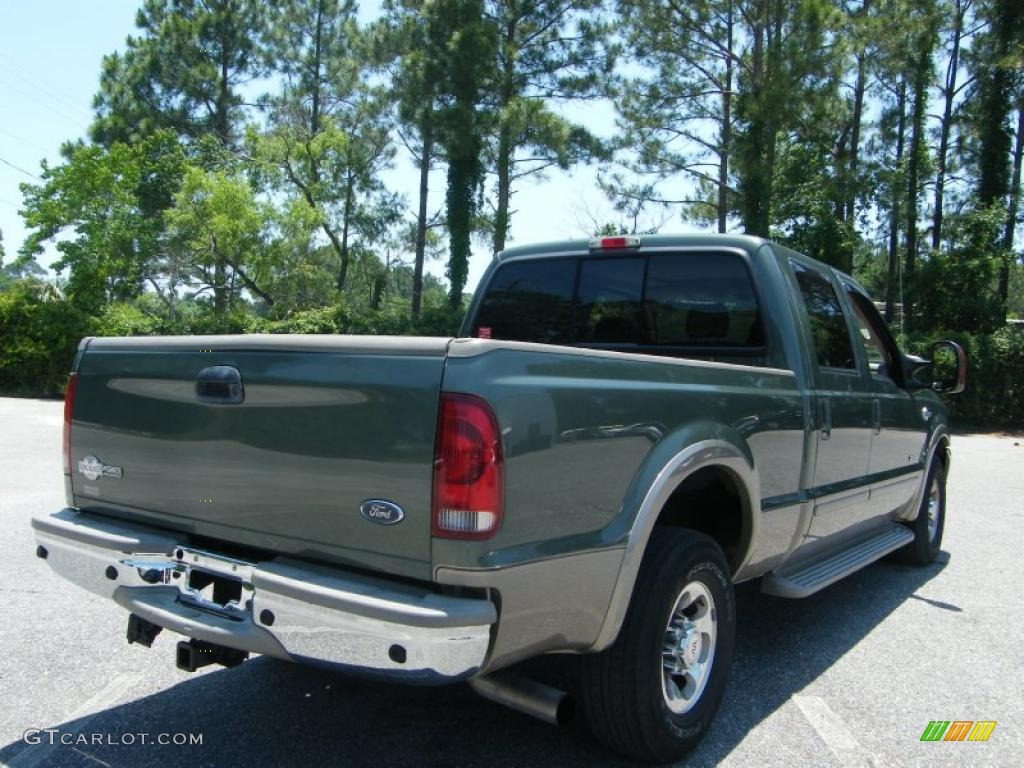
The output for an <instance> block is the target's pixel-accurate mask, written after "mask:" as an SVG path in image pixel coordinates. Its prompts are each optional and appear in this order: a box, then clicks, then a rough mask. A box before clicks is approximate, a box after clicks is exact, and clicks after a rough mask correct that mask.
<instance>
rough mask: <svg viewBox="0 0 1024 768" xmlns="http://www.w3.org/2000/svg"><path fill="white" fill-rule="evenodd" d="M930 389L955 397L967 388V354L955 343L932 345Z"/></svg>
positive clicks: (941, 342)
mask: <svg viewBox="0 0 1024 768" xmlns="http://www.w3.org/2000/svg"><path fill="white" fill-rule="evenodd" d="M931 386H932V389H934V390H935V391H936V392H942V393H944V394H947V395H956V394H959V393H960V392H963V391H964V387H966V386H967V353H966V352H964V348H963V347H961V346H960V345H959V344H957V343H956V342H955V341H937V342H935V343H934V344H933V345H932V385H931Z"/></svg>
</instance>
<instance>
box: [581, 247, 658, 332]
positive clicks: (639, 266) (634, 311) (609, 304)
mask: <svg viewBox="0 0 1024 768" xmlns="http://www.w3.org/2000/svg"><path fill="white" fill-rule="evenodd" d="M643 284H644V259H642V258H629V259H585V260H584V261H583V263H582V264H581V265H580V292H579V310H578V314H577V315H576V341H580V342H588V341H589V342H596V343H599V344H636V343H638V342H642V341H643V338H644V336H643V333H642V328H643V320H642V317H641V314H640V299H641V295H642V293H643Z"/></svg>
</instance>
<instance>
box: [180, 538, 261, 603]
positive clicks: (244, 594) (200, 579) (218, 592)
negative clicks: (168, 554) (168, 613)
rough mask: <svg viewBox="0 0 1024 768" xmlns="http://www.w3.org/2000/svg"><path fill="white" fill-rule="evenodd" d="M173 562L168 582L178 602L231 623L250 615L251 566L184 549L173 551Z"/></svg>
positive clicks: (251, 592) (220, 556) (211, 554)
mask: <svg viewBox="0 0 1024 768" xmlns="http://www.w3.org/2000/svg"><path fill="white" fill-rule="evenodd" d="M174 558H175V560H176V561H177V567H176V568H175V569H174V572H173V573H172V574H171V581H172V583H173V582H176V583H177V586H178V589H179V591H180V592H181V594H180V595H179V596H178V601H179V602H181V603H185V604H187V605H192V606H195V607H196V608H200V609H202V610H206V611H212V612H213V613H217V614H220V615H222V616H228V617H229V618H232V619H244V618H247V617H248V616H250V615H251V612H252V594H253V589H252V571H253V567H254V565H253V563H247V562H245V561H242V560H235V559H232V558H229V557H225V556H223V555H217V554H213V553H211V552H204V551H201V550H196V549H187V548H185V547H178V548H176V549H175V550H174Z"/></svg>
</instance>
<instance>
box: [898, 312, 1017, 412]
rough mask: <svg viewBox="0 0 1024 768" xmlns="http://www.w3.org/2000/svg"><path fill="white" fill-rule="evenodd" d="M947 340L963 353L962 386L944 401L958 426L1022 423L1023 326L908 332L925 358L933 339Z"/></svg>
mask: <svg viewBox="0 0 1024 768" xmlns="http://www.w3.org/2000/svg"><path fill="white" fill-rule="evenodd" d="M942 339H952V340H953V341H956V342H958V343H960V344H961V345H963V347H964V351H965V352H966V353H967V359H968V374H967V389H966V390H965V391H964V392H963V393H961V394H959V395H956V396H954V397H950V398H948V399H947V400H946V402H947V403H948V405H949V407H950V410H951V416H952V420H953V425H954V426H955V427H956V428H958V429H968V428H983V429H992V428H998V429H1005V430H1014V429H1022V428H1024V383H1022V382H1021V376H1020V373H1021V371H1024V328H1021V327H1019V326H1012V325H1011V326H1005V327H1003V328H1000V329H999V330H998V331H996V332H995V333H988V334H985V333H976V334H975V333H963V332H962V331H957V330H935V331H932V332H931V333H928V334H919V335H916V336H914V337H912V338H911V339H910V341H909V344H908V347H909V349H910V350H911V351H912V352H915V353H917V354H920V355H922V356H925V357H928V356H930V353H931V346H932V344H933V343H934V342H936V341H940V340H942Z"/></svg>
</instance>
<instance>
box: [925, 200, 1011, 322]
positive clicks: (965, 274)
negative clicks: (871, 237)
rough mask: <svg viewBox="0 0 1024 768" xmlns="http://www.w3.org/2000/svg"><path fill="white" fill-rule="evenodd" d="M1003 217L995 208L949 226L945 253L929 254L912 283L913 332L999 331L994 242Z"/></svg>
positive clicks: (997, 253)
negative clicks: (947, 248) (948, 329)
mask: <svg viewBox="0 0 1024 768" xmlns="http://www.w3.org/2000/svg"><path fill="white" fill-rule="evenodd" d="M1004 215H1005V214H1004V212H1003V211H1002V210H1000V208H999V207H998V206H995V207H992V208H990V209H988V210H984V211H970V212H968V213H965V214H963V215H962V216H960V217H957V218H956V219H953V220H952V221H951V222H950V226H949V227H948V232H949V237H950V240H951V246H950V248H949V250H948V251H943V252H935V253H932V255H931V257H930V258H929V259H928V260H927V261H926V262H925V263H923V264H922V265H921V267H920V270H919V271H920V275H919V276H918V279H917V280H915V281H914V283H913V284H912V298H913V301H914V307H915V322H914V327H915V328H920V329H922V330H925V331H927V330H930V329H933V328H955V329H957V330H958V331H961V332H966V333H990V332H993V331H996V330H998V329H999V328H1000V327H1002V325H1003V306H1002V303H1001V302H1000V300H999V295H998V293H997V292H996V290H995V277H996V273H997V272H998V269H999V265H1000V263H1001V262H1002V252H1001V249H1000V247H999V242H1000V237H1001V232H1000V228H1001V225H1002V219H1003V216H1004Z"/></svg>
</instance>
